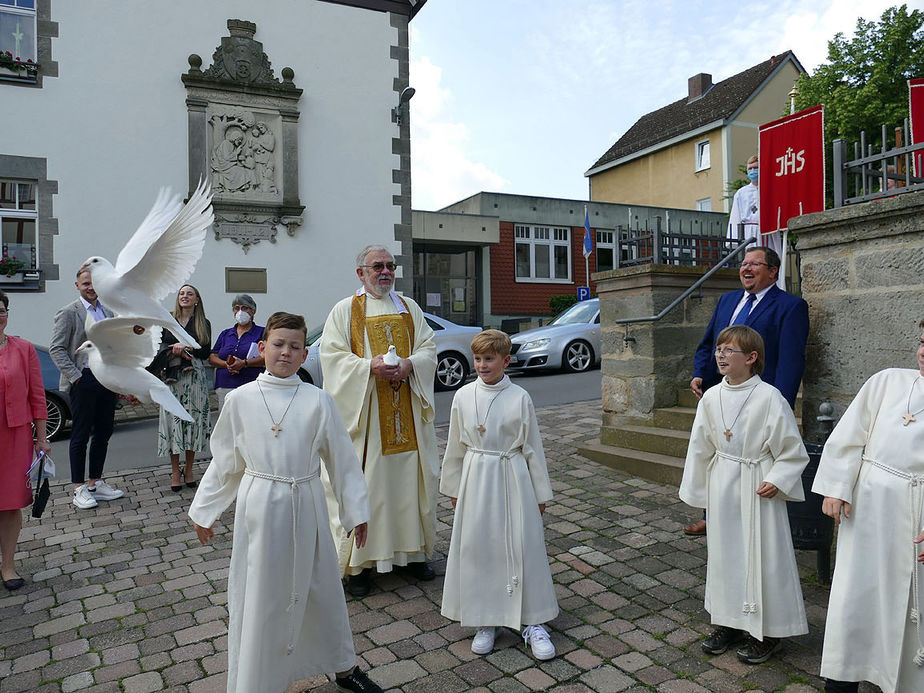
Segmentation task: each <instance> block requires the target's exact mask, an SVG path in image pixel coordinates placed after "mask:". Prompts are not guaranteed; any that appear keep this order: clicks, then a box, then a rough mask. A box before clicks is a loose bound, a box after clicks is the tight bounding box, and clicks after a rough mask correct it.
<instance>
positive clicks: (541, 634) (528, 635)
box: [523, 626, 555, 659]
mask: <svg viewBox="0 0 924 693" xmlns="http://www.w3.org/2000/svg"><path fill="white" fill-rule="evenodd" d="M523 642H524V643H525V644H527V645H529V646H530V648H531V649H532V651H533V657H535V658H536V659H552V657H554V656H555V645H553V644H552V641H551V640H550V639H549V634H548V631H546V629H545V628H543V627H542V626H526V628H524V629H523Z"/></svg>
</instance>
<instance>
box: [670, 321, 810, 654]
mask: <svg viewBox="0 0 924 693" xmlns="http://www.w3.org/2000/svg"><path fill="white" fill-rule="evenodd" d="M716 344H717V347H716V350H715V359H716V364H717V366H718V369H719V372H720V373H721V374H722V376H723V378H722V382H721V383H720V384H719V386H718V387H713V388H710V389H709V390H707V391H706V393H705V394H704V395H703V398H702V400H700V402H699V406H698V407H697V408H696V418H695V419H694V421H693V430H692V431H691V432H690V446H689V448H688V449H687V459H686V462H685V464H684V468H683V481H682V482H681V484H680V498H681V500H683V501H684V502H685V503H687V504H688V505H692V506H693V507H695V508H706V522H707V523H708V527H707V530H706V536H707V538H708V548H709V558H708V561H707V563H706V611H708V612H709V615H710V616H711V619H712V623H713V624H714V625H716V626H717V627H716V629H715V630H714V631H713V632H712V633H711V634H710V635H709V636H708V637H707V638H706V639H705V640H704V641H703V643H702V649H703V651H704V652H706V653H707V654H721V653H723V652H725V650H727V649H728V647H729V646H730V645H732V644H733V643H735V642H737V641H739V640H741V639H743V638H744V636H745V634H747V635H748V639H747V642H746V643H745V644H744V645H743V646H742V647H740V648H738V650H737V655H738V659H740V660H741V661H742V662H745V663H747V664H760V663H761V662H765V661H766V660H767V659H769V658H770V656H771V655H772V654H773V652H774V651H775V650H776V649H777V648H778V647H779V646H780V638H783V637H787V636H791V635H801V634H803V633H807V632H808V623H807V622H806V619H805V607H804V605H803V602H802V588H801V586H800V584H799V572H798V570H797V568H796V557H795V552H794V551H793V547H792V537H791V535H790V530H789V517H788V515H787V513H786V501H802V500H804V499H805V495H804V492H803V490H802V470H803V469H804V468H805V465H806V464H808V455H807V454H806V452H805V446H804V445H803V444H802V437H801V436H800V435H799V429H798V427H797V426H796V420H795V418H794V417H793V413H792V409H790V407H789V404H788V403H787V402H786V400H785V399H784V398H783V396H782V395H781V394H780V391H779V390H777V389H776V388H775V387H773V386H772V385H768V384H767V383H765V382H763V381H762V380H761V379H760V373H761V371H763V364H764V343H763V340H762V339H761V337H760V335H759V334H758V333H757V332H756V331H754V330H752V329H751V328H750V327H746V326H744V325H732V326H731V327H726V328H725V329H724V330H722V331H721V332H720V333H719V336H718V339H717V340H716Z"/></svg>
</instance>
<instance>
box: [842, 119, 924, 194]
mask: <svg viewBox="0 0 924 693" xmlns="http://www.w3.org/2000/svg"><path fill="white" fill-rule="evenodd" d="M909 132H910V130H909V126H908V119H907V118H906V119H905V122H904V124H903V126H902V127H900V128H895V132H894V136H893V142H894V146H893V147H891V148H888V141H889V138H888V135H889V133H888V128H886V126H885V125H883V126H882V133H881V143H880V145H879V148H878V151H877V149H876V148H875V146H874V145H873V144H870V143H868V142H867V138H866V132H860V140H859V142H854V143H853V159H851V160H850V161H847V140H845V139H842V138H840V139H836V140H834V141H833V142H832V143H831V147H832V149H833V157H834V171H833V173H834V206H835V207H843V206H844V205H850V204H857V203H858V202H869V201H870V200H878V199H882V198H884V197H892V196H893V195H900V194H903V193H907V192H914V191H916V190H924V177H922V176H924V142H920V143H918V144H904V143H905V142H908V141H909V139H910V138H909Z"/></svg>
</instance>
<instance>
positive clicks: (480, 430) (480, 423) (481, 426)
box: [475, 386, 503, 436]
mask: <svg viewBox="0 0 924 693" xmlns="http://www.w3.org/2000/svg"><path fill="white" fill-rule="evenodd" d="M478 390H479V388H478V387H477V386H476V387H475V423H476V424H478V425H477V426H475V430H476V431H478V435H480V436H483V435H484V432H485V431H486V430H488V429H486V428H485V427H484V425H485V424H486V423H488V414H490V413H491V406H492V405H493V404H494V400H496V399H497V398H498V397H500V394H501V392H503V390H499V391H498V393H497V394H496V395H494V396H493V397H492V398H491V401H490V402H488V410H487V411H486V412H485V413H484V421H480V420H479V419H480V417H479V416H478Z"/></svg>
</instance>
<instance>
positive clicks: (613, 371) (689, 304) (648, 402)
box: [593, 265, 741, 430]
mask: <svg viewBox="0 0 924 693" xmlns="http://www.w3.org/2000/svg"><path fill="white" fill-rule="evenodd" d="M707 270H708V268H705V267H676V266H668V265H643V266H640V267H629V268H624V269H618V270H611V271H609V272H598V273H596V274H594V275H593V280H594V281H595V282H596V283H597V294H598V295H599V296H600V309H601V316H600V318H601V320H600V322H601V325H602V334H601V340H602V345H601V346H602V350H603V362H602V372H603V384H602V390H603V392H602V395H603V428H604V430H605V429H606V428H607V427H612V426H618V425H620V424H631V423H649V422H650V421H651V418H652V416H653V414H654V410H655V409H656V408H660V407H670V406H674V405H675V404H676V403H677V389H678V387H686V386H687V385H688V384H689V382H690V378H692V377H693V353H694V351H695V350H696V346H697V345H698V344H699V342H700V340H701V339H702V337H703V334H704V333H705V331H706V325H707V324H708V323H709V319H710V318H711V317H712V312H713V310H714V309H715V305H716V303H717V302H718V299H719V297H720V296H721V295H722V294H723V293H725V292H727V291H731V290H733V289H736V288H740V286H741V284H740V282H739V280H738V273H737V272H736V271H735V270H720V271H719V272H717V273H716V274H715V275H713V276H712V277H711V278H710V279H709V281H707V282H706V283H705V284H704V285H703V287H702V289H701V291H699V292H697V293H695V294H693V295H692V296H691V297H690V298H687V299H686V300H684V301H683V303H681V304H680V305H679V306H677V307H676V308H674V309H673V310H672V311H671V312H670V313H668V314H667V315H666V316H665V317H664V318H662V319H661V320H659V321H657V322H644V323H636V324H633V325H629V328H628V337H629V338H630V339H629V341H626V339H625V338H626V335H627V332H626V327H625V326H624V325H615V324H613V321H614V320H617V319H620V318H638V317H646V316H649V315H655V314H657V313H659V312H660V311H661V310H662V309H664V308H665V307H666V306H667V305H669V304H670V303H671V302H672V301H673V300H674V299H675V298H677V296H679V295H680V294H681V293H683V291H684V290H685V289H687V288H688V287H690V286H692V285H693V284H694V283H695V282H696V280H698V279H699V278H700V277H701V276H702V275H703V274H704V273H705V272H706V271H707Z"/></svg>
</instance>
